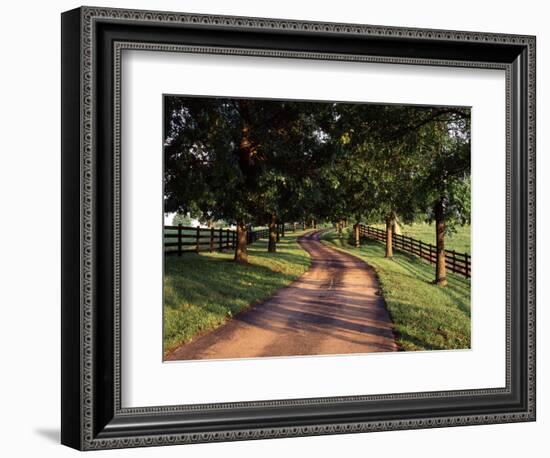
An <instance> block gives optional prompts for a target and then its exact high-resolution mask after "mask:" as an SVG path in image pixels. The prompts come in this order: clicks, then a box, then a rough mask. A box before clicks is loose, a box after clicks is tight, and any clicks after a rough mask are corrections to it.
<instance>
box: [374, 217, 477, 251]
mask: <svg viewBox="0 0 550 458" xmlns="http://www.w3.org/2000/svg"><path fill="white" fill-rule="evenodd" d="M372 226H374V227H378V228H380V229H385V228H386V226H385V225H384V224H372ZM401 232H402V233H403V235H406V236H407V237H413V238H415V239H418V240H422V241H423V242H426V243H431V244H432V245H435V227H434V225H433V224H427V223H414V224H410V225H401ZM470 239H471V234H470V225H466V226H457V228H456V232H455V233H454V234H451V235H446V236H445V248H446V249H447V250H455V251H456V252H457V253H468V254H469V253H470V250H471V248H470Z"/></svg>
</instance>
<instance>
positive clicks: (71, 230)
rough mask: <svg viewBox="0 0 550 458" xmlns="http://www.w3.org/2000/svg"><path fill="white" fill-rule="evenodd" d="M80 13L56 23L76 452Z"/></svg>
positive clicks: (64, 292) (64, 434)
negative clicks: (59, 51)
mask: <svg viewBox="0 0 550 458" xmlns="http://www.w3.org/2000/svg"><path fill="white" fill-rule="evenodd" d="M80 21H81V14H80V9H76V10H72V11H68V12H66V13H63V15H62V17H61V24H62V29H61V443H63V444H65V445H68V446H70V447H73V448H77V449H80V448H81V428H80V421H81V410H80V405H81V392H80V376H81V374H80V349H81V343H80V339H81V321H80V224H81V222H80V194H81V193H80V116H81V113H80V111H81V106H80V52H81V49H80V29H81V27H80V25H81V23H80Z"/></svg>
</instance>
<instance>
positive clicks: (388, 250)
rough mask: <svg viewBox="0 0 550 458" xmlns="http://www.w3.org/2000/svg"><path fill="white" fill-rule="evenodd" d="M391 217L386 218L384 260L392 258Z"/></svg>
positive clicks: (392, 219)
mask: <svg viewBox="0 0 550 458" xmlns="http://www.w3.org/2000/svg"><path fill="white" fill-rule="evenodd" d="M393 223H394V218H393V215H392V214H390V215H388V216H387V217H386V258H393Z"/></svg>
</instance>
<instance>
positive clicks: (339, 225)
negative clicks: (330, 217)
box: [336, 221, 342, 237]
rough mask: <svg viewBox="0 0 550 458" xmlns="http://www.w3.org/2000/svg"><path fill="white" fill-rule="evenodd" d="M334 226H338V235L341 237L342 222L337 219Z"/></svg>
mask: <svg viewBox="0 0 550 458" xmlns="http://www.w3.org/2000/svg"><path fill="white" fill-rule="evenodd" d="M336 227H337V228H338V236H339V237H342V223H341V221H338V222H337V223H336Z"/></svg>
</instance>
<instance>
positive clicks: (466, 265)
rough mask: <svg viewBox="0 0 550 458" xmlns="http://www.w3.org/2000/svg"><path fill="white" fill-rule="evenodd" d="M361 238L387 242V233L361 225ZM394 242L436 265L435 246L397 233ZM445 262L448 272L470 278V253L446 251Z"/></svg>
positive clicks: (394, 244) (404, 249) (396, 245)
mask: <svg viewBox="0 0 550 458" xmlns="http://www.w3.org/2000/svg"><path fill="white" fill-rule="evenodd" d="M359 237H363V238H364V237H369V238H373V239H375V240H380V241H382V242H385V241H386V231H385V230H383V229H379V228H377V227H372V226H368V225H366V224H359ZM392 240H393V246H394V247H395V248H397V249H399V250H401V251H405V252H407V253H411V254H414V255H416V256H419V257H421V258H422V259H425V260H426V261H428V262H430V263H431V264H435V262H436V259H437V247H436V246H435V245H432V244H431V243H426V242H423V241H422V240H418V239H414V238H412V237H407V236H406V235H399V234H395V233H394V234H393V238H392ZM445 261H446V262H445V264H446V268H447V270H450V271H451V272H455V273H457V274H461V275H464V276H465V277H470V273H471V256H470V255H469V254H468V253H457V252H456V251H454V250H445Z"/></svg>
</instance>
